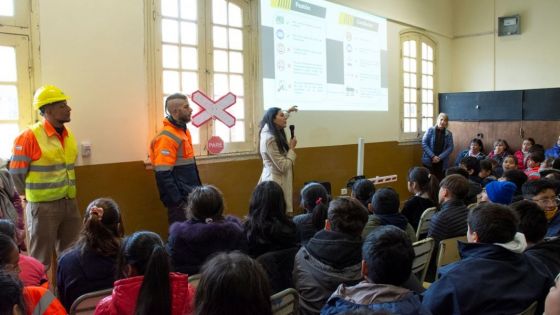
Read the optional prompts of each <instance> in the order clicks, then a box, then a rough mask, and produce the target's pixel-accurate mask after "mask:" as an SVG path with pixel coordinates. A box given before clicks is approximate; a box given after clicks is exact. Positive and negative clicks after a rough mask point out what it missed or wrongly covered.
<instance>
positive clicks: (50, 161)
mask: <svg viewBox="0 0 560 315" xmlns="http://www.w3.org/2000/svg"><path fill="white" fill-rule="evenodd" d="M31 131H33V134H34V135H35V138H36V139H37V143H38V144H39V147H40V148H41V157H40V158H39V159H38V160H36V161H32V162H31V164H30V165H29V173H28V174H27V177H26V178H25V198H26V199H27V200H28V201H31V202H45V201H53V200H59V199H62V198H75V197H76V175H75V173H74V163H75V162H76V157H77V156H78V147H77V143H76V139H75V138H74V136H73V135H72V133H70V131H68V136H67V137H66V138H64V147H62V143H60V140H59V139H58V137H57V136H54V135H53V136H52V137H49V136H47V133H46V131H45V128H44V126H43V123H36V124H34V125H33V126H31Z"/></svg>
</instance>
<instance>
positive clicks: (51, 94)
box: [10, 85, 82, 269]
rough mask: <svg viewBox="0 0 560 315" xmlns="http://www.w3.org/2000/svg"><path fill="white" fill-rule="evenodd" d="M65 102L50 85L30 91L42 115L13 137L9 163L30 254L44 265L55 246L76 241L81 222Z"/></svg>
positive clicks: (73, 148)
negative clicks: (19, 197) (22, 206)
mask: <svg viewBox="0 0 560 315" xmlns="http://www.w3.org/2000/svg"><path fill="white" fill-rule="evenodd" d="M67 100H68V96H67V95H65V94H64V93H63V92H62V91H61V90H60V89H59V88H57V87H56V86H53V85H45V86H43V87H41V88H39V89H38V90H37V91H36V92H35V96H34V97H33V108H34V109H35V110H39V111H40V114H41V116H43V118H44V119H43V121H40V122H37V123H35V124H34V125H32V126H30V127H29V128H27V129H26V130H25V131H23V132H22V133H21V134H20V135H19V136H18V137H17V138H16V140H15V141H14V148H13V151H12V158H11V162H10V173H11V174H12V176H13V178H14V182H15V185H16V189H17V190H18V192H19V193H20V194H21V195H25V199H26V200H27V206H26V208H25V212H26V223H27V229H28V232H29V253H30V254H31V256H33V257H35V258H37V259H38V260H39V261H41V262H42V263H43V264H44V265H45V266H46V267H47V269H48V268H49V267H50V264H51V255H52V251H53V248H54V247H55V245H56V252H57V255H60V253H62V251H64V250H65V249H66V248H68V247H69V246H70V245H71V244H72V243H73V242H74V241H75V240H76V238H77V237H78V234H79V232H80V227H81V225H82V219H81V216H80V213H79V211H78V206H77V204H76V199H75V198H76V176H75V174H74V163H75V162H76V158H77V156H78V146H77V143H76V139H75V138H74V135H73V134H72V133H71V132H70V130H68V129H67V128H66V127H65V126H64V124H65V123H68V122H70V111H71V110H72V109H71V108H70V107H69V106H68V104H67V102H66V101H67Z"/></svg>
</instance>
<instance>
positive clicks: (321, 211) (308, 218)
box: [293, 183, 330, 245]
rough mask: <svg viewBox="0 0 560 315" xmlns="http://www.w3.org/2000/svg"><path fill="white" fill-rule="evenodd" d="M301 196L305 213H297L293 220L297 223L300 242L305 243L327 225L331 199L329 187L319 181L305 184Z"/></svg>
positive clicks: (301, 205)
mask: <svg viewBox="0 0 560 315" xmlns="http://www.w3.org/2000/svg"><path fill="white" fill-rule="evenodd" d="M300 196H301V201H300V207H302V208H303V209H305V213H303V214H300V215H296V216H295V217H294V218H293V221H294V223H295V225H296V230H297V239H298V242H299V243H300V244H301V245H305V244H307V241H309V239H310V238H312V237H313V235H315V233H317V231H319V230H322V229H323V228H324V227H325V220H326V219H327V210H328V207H329V201H330V200H329V193H328V192H327V189H325V187H324V186H323V185H321V184H319V183H309V184H307V185H305V186H303V188H302V189H301V192H300Z"/></svg>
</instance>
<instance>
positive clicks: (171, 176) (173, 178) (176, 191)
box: [150, 118, 200, 207]
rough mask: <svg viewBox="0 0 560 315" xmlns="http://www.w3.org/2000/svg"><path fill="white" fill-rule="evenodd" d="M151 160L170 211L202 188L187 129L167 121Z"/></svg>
mask: <svg viewBox="0 0 560 315" xmlns="http://www.w3.org/2000/svg"><path fill="white" fill-rule="evenodd" d="M150 160H151V161H152V165H153V167H154V171H155V173H156V182H157V185H158V190H159V194H160V199H161V201H162V202H163V204H164V205H165V206H166V207H176V206H179V205H180V204H181V203H182V202H183V201H185V200H186V198H187V195H188V194H189V193H190V192H191V191H192V189H193V188H194V187H195V186H200V178H199V176H198V169H197V167H196V162H195V159H194V150H193V146H192V139H191V133H190V132H189V130H188V129H186V127H181V126H179V125H178V124H176V123H173V122H172V121H170V120H169V119H168V118H166V119H165V120H164V121H163V130H162V131H161V132H160V133H159V134H158V135H157V136H156V137H155V138H154V139H153V140H152V144H151V145H150Z"/></svg>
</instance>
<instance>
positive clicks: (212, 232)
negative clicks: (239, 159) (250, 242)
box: [167, 185, 247, 275]
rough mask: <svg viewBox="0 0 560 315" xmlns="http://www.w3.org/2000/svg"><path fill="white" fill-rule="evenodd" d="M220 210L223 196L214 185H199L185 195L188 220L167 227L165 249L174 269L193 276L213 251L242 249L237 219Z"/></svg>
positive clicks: (244, 245)
mask: <svg viewBox="0 0 560 315" xmlns="http://www.w3.org/2000/svg"><path fill="white" fill-rule="evenodd" d="M223 213H224V199H223V197H222V193H221V192H220V191H219V190H218V189H217V188H216V187H214V186H211V185H203V186H199V187H196V188H195V189H194V190H193V191H192V192H191V193H190V194H189V197H188V207H187V215H186V216H187V218H188V219H187V220H186V221H183V222H176V223H174V224H173V225H171V227H170V228H169V243H168V244H167V250H168V252H169V255H170V256H171V263H172V265H173V267H174V270H175V271H176V272H181V273H184V274H188V275H194V274H197V273H198V272H199V270H200V267H201V266H202V264H204V262H205V261H206V259H207V258H208V257H210V256H211V255H213V254H214V253H217V252H223V251H232V250H246V248H247V242H246V240H245V236H244V235H243V226H242V225H241V221H240V220H239V219H237V218H236V217H233V216H226V217H224V216H223Z"/></svg>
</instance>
